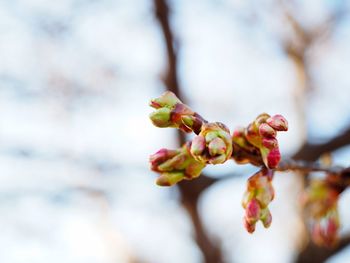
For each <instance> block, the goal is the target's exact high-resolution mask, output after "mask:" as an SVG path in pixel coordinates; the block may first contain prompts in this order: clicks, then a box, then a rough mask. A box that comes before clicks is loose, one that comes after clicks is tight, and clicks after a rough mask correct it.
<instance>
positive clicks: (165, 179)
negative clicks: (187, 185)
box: [156, 172, 184, 186]
mask: <svg viewBox="0 0 350 263" xmlns="http://www.w3.org/2000/svg"><path fill="white" fill-rule="evenodd" d="M183 178H184V174H183V173H182V172H171V173H162V174H161V175H160V176H159V177H158V178H157V182H156V183H157V185H159V186H172V185H174V184H176V183H178V182H180V181H181V180H182V179H183Z"/></svg>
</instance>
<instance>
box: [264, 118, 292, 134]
mask: <svg viewBox="0 0 350 263" xmlns="http://www.w3.org/2000/svg"><path fill="white" fill-rule="evenodd" d="M266 122H267V124H268V125H270V126H271V127H272V128H274V129H275V130H277V131H287V130H288V122H287V120H286V119H285V118H284V117H283V116H282V115H279V114H277V115H275V116H273V117H270V118H268V119H267V120H266Z"/></svg>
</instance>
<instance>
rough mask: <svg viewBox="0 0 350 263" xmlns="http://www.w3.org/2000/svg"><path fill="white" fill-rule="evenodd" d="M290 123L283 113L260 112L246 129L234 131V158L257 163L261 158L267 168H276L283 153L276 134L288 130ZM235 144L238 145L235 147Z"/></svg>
mask: <svg viewBox="0 0 350 263" xmlns="http://www.w3.org/2000/svg"><path fill="white" fill-rule="evenodd" d="M287 130H288V123H287V120H286V119H285V118H284V117H283V116H282V115H274V116H272V117H271V116H270V115H268V114H266V113H263V114H260V115H259V116H258V117H257V118H256V119H255V120H254V121H253V122H252V123H251V124H249V125H248V127H247V128H246V129H238V130H236V131H235V132H234V133H233V137H232V141H233V144H234V148H236V149H235V150H234V154H233V158H234V159H235V160H236V161H237V162H239V163H245V162H250V163H252V164H254V165H257V164H258V163H259V161H260V160H262V161H263V163H264V164H265V166H266V167H267V168H270V169H273V168H276V167H277V165H278V163H279V161H280V159H281V154H280V151H279V147H278V141H277V139H276V135H277V132H278V131H287ZM235 145H236V146H237V147H235Z"/></svg>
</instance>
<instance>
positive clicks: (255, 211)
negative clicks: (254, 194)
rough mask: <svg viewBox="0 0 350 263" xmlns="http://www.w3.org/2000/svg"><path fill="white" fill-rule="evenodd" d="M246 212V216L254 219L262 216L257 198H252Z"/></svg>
mask: <svg viewBox="0 0 350 263" xmlns="http://www.w3.org/2000/svg"><path fill="white" fill-rule="evenodd" d="M245 212H246V218H248V219H250V220H253V221H257V220H258V219H259V216H260V205H259V202H258V201H257V200H256V199H255V198H253V199H252V200H250V202H249V203H248V204H247V207H246V210H245Z"/></svg>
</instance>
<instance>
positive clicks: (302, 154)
mask: <svg viewBox="0 0 350 263" xmlns="http://www.w3.org/2000/svg"><path fill="white" fill-rule="evenodd" d="M349 144H350V127H349V128H348V129H346V130H345V131H344V132H342V133H341V134H339V135H337V136H335V137H333V138H332V139H330V140H328V141H327V142H325V143H321V144H313V143H309V142H306V143H305V144H304V145H303V146H302V147H301V148H300V149H299V150H298V151H297V152H296V153H295V154H294V155H293V159H296V160H305V161H315V160H317V159H318V158H319V157H320V156H321V155H322V154H324V153H327V152H332V151H335V150H337V149H339V148H341V147H343V146H346V145H349Z"/></svg>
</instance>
